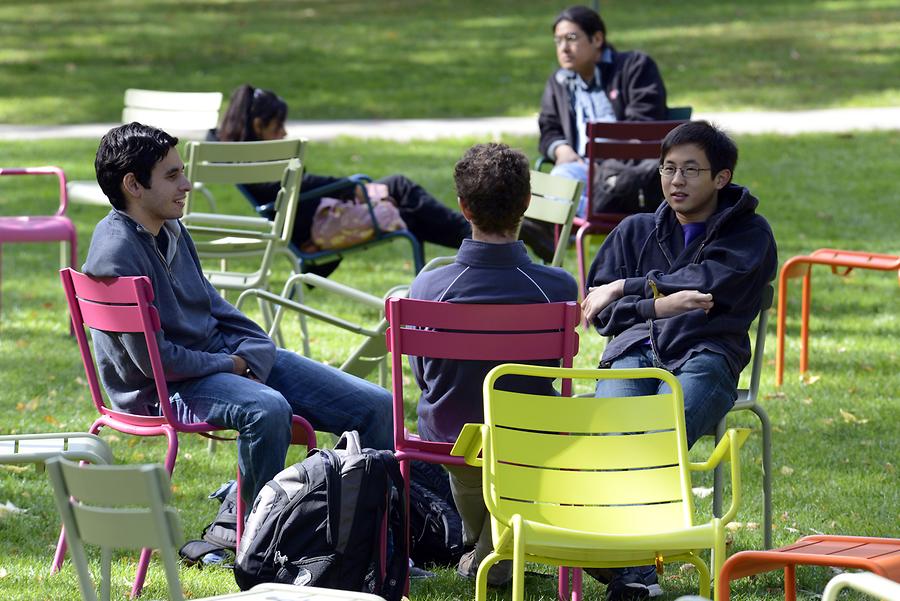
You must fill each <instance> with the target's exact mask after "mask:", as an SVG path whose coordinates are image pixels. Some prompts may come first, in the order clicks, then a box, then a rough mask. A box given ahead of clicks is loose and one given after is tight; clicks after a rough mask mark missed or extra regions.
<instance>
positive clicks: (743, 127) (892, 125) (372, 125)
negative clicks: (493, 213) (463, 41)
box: [0, 107, 900, 141]
mask: <svg viewBox="0 0 900 601" xmlns="http://www.w3.org/2000/svg"><path fill="white" fill-rule="evenodd" d="M694 119H708V120H710V121H713V122H715V123H717V124H719V125H720V126H722V127H724V128H725V129H726V130H728V131H729V132H731V133H733V134H758V133H779V134H797V133H804V132H847V131H858V130H900V107H890V108H866V109H823V110H814V111H759V112H750V111H747V112H733V113H703V112H698V113H695V114H694ZM115 125H116V124H115V123H93V124H84V125H58V126H41V125H0V140H39V139H48V138H99V137H100V136H102V135H103V134H104V133H105V132H106V131H107V130H109V129H110V128H111V127H114V126H115ZM287 130H288V133H289V134H291V135H295V136H303V137H305V138H309V139H310V140H329V139H332V138H335V137H338V136H354V137H358V138H383V139H389V140H397V141H407V140H414V139H416V140H433V139H437V138H452V137H461V136H471V137H484V136H488V137H496V136H499V135H500V134H513V135H537V133H538V129H537V116H531V117H483V118H476V119H385V120H350V121H288V123H287ZM172 133H181V134H185V133H187V134H190V133H193V134H194V135H196V134H197V132H172Z"/></svg>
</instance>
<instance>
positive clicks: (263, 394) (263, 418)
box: [245, 386, 293, 433]
mask: <svg viewBox="0 0 900 601" xmlns="http://www.w3.org/2000/svg"><path fill="white" fill-rule="evenodd" d="M245 409H246V411H247V413H248V416H249V419H248V425H251V424H252V425H255V426H263V427H264V428H265V429H266V430H275V431H279V432H281V431H286V432H288V433H290V430H291V417H292V415H293V412H292V411H291V405H290V403H288V402H287V400H286V399H285V398H284V396H282V394H281V393H280V392H278V391H277V390H275V389H273V388H269V387H268V386H261V387H260V390H259V392H258V393H256V394H255V395H254V396H253V398H251V399H248V401H247V403H246V405H245Z"/></svg>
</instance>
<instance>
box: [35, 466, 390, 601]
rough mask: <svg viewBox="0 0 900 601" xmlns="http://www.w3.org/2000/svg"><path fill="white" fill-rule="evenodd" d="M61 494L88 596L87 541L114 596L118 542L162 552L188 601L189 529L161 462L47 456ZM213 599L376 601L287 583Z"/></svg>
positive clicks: (171, 584) (171, 587)
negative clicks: (184, 576)
mask: <svg viewBox="0 0 900 601" xmlns="http://www.w3.org/2000/svg"><path fill="white" fill-rule="evenodd" d="M47 472H48V474H49V476H50V482H51V483H52V485H53V493H54V499H55V501H56V506H57V509H58V510H59V513H60V516H61V517H62V521H63V525H64V526H65V530H66V539H67V540H68V543H69V549H70V550H71V554H72V563H74V564H75V570H76V572H77V574H78V584H79V586H80V588H81V596H82V598H83V599H84V600H85V601H97V600H98V596H97V591H96V588H95V585H94V581H93V579H92V578H91V570H90V567H89V565H88V558H87V553H86V551H85V543H87V544H89V545H97V546H99V547H100V549H101V555H100V597H99V599H103V601H109V599H110V589H111V558H112V550H113V549H114V548H127V549H134V550H137V549H142V548H154V549H158V550H159V558H160V561H161V562H162V564H163V568H164V569H165V573H166V583H167V586H168V597H167V598H168V599H169V600H170V601H183V600H184V595H183V593H182V591H181V580H180V578H179V576H178V565H179V562H178V553H177V552H176V548H177V545H179V544H181V542H182V540H183V538H184V537H183V534H182V530H181V521H180V520H179V518H178V512H177V511H176V510H175V508H174V507H172V506H171V505H169V502H170V501H171V499H172V489H171V484H170V481H169V475H168V474H167V473H166V470H165V468H164V467H163V466H162V465H160V464H147V465H117V466H111V465H103V466H93V465H78V464H77V463H73V462H71V461H68V460H66V459H62V458H58V457H57V458H53V459H50V460H48V461H47ZM205 599H207V601H213V600H218V601H225V600H235V601H237V600H240V601H273V600H275V599H277V600H279V601H301V600H302V601H332V600H334V601H353V600H357V601H377V600H379V599H380V597H376V596H374V595H368V594H365V593H356V592H348V591H330V590H325V589H317V588H312V587H300V586H289V585H285V584H260V585H258V586H256V587H254V588H252V589H250V590H249V591H245V592H242V593H233V594H227V595H219V596H215V597H205Z"/></svg>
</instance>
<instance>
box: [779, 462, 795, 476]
mask: <svg viewBox="0 0 900 601" xmlns="http://www.w3.org/2000/svg"><path fill="white" fill-rule="evenodd" d="M793 473H794V468H792V467H791V466H789V465H782V466H781V474H782V475H783V476H790V475H791V474H793Z"/></svg>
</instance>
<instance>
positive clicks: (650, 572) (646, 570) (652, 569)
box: [631, 566, 663, 597]
mask: <svg viewBox="0 0 900 601" xmlns="http://www.w3.org/2000/svg"><path fill="white" fill-rule="evenodd" d="M631 569H632V570H633V571H634V572H636V573H637V574H638V575H639V576H640V579H641V581H642V582H643V583H644V585H646V587H647V590H649V591H650V596H651V597H659V596H661V595H662V594H663V590H662V587H661V586H660V585H659V577H658V576H657V573H656V566H638V567H636V568H631Z"/></svg>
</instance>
